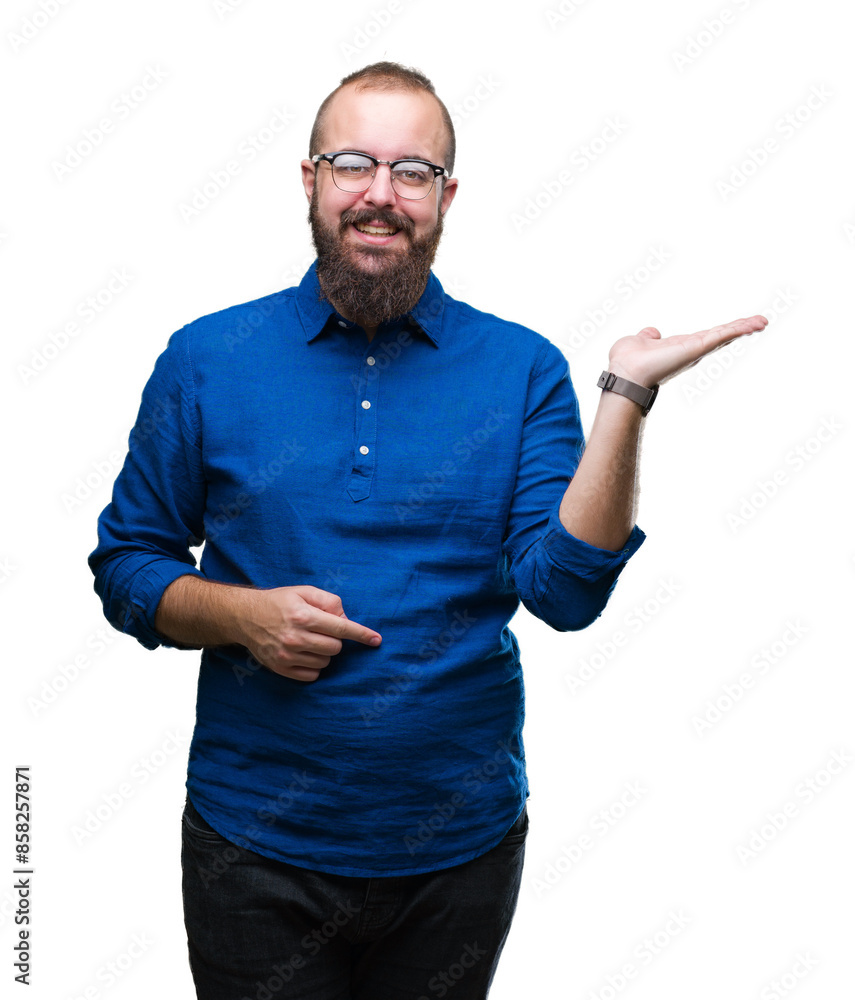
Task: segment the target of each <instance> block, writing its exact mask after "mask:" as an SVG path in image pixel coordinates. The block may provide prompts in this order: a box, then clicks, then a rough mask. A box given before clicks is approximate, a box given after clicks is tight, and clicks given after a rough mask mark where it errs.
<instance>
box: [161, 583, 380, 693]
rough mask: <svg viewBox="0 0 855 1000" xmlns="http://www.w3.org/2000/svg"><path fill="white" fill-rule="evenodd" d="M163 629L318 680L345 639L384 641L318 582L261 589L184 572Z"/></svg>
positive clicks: (173, 587) (171, 590)
mask: <svg viewBox="0 0 855 1000" xmlns="http://www.w3.org/2000/svg"><path fill="white" fill-rule="evenodd" d="M154 627H155V629H156V630H157V631H158V632H159V633H160V634H161V635H162V636H164V637H165V638H166V639H168V640H169V641H170V642H173V643H176V644H178V645H182V646H185V647H191V648H196V649H198V648H201V647H204V646H227V645H234V644H236V643H237V644H240V645H242V646H246V648H247V649H248V650H249V651H250V653H251V654H252V655H253V656H254V657H255V659H256V660H257V661H258V662H259V663H260V664H261V665H262V666H264V667H267V669H268V670H272V671H273V672H274V673H276V674H281V675H282V676H283V677H290V678H292V679H293V680H297V681H315V680H317V679H318V676H319V675H320V672H321V671H322V670H323V669H324V667H325V666H326V665H327V664H328V663H329V662H330V658H331V657H333V656H335V654H336V653H338V652H340V651H341V645H342V640H344V639H355V640H356V641H357V642H362V643H365V645H367V646H376V645H379V644H380V640H381V637H380V635H379V633H377V632H375V631H374V630H373V629H370V628H366V627H365V626H364V625H359V624H358V623H357V622H352V621H351V620H350V619H349V618H348V617H347V615H346V614H345V613H344V608H343V607H342V604H341V598H340V597H337V596H336V595H335V594H331V593H329V591H326V590H320V589H318V588H317V587H310V586H298V587H276V588H274V589H273V590H257V589H255V588H254V587H236V586H232V585H229V584H224V583H214V582H213V581H211V580H205V579H202V578H200V577H198V576H195V575H193V574H186V575H185V576H179V577H178V578H177V579H175V580H173V581H172V583H171V584H170V585H169V586H168V587H167V588H166V590H165V591H164V592H163V596H162V597H161V599H160V603H159V604H158V607H157V612H156V614H155V619H154Z"/></svg>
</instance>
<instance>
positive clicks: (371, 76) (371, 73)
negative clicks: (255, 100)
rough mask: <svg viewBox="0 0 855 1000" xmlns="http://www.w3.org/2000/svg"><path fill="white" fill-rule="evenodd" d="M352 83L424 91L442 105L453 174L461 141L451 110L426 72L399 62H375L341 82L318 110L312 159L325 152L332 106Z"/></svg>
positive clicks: (448, 162) (370, 87)
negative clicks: (323, 143)
mask: <svg viewBox="0 0 855 1000" xmlns="http://www.w3.org/2000/svg"><path fill="white" fill-rule="evenodd" d="M350 84H353V85H354V86H355V87H356V88H357V89H358V90H381V91H382V90H388V91H393V90H423V91H426V92H427V93H428V94H430V95H431V96H432V97H433V98H434V99H435V100H436V103H437V104H438V105H439V109H440V111H441V112H442V120H443V124H444V125H445V130H446V132H447V133H448V144H447V146H446V150H445V163H444V164H443V165H444V166H445V168H446V170H447V171H448V173H449V175H450V174H451V173H452V172H453V170H454V156H455V153H456V152H457V141H456V138H455V135H454V124H453V123H452V121H451V115H450V114H449V113H448V108H447V107H446V106H445V105H444V104H443V103H442V101H441V100H440V99H439V97H437V94H436V91H435V90H434V87H433V84H432V83H431V82H430V80H429V79H428V78H427V77H426V76H425V75H424V73H422V72H420V71H419V70H417V69H413V68H412V67H410V66H402V65H401V64H400V63H396V62H376V63H371V65H369V66H363V67H362V69H358V70H356V71H355V72H353V73H350V74H348V76H346V77H344V78H343V79H342V81H341V83H340V84H339V85H338V86H337V87H336V89H335V90H334V91H333V92H332V93H331V94H329V95H328V96H327V97H326V98H325V99H324V101H323V103H322V104H321V106H320V107H319V108H318V113H317V115H315V122H314V124H313V125H312V135H311V137H310V139H309V156H314V154H315V153H322V152H323V150H322V149H321V148H320V146H321V140H322V138H323V131H324V126H325V124H326V119H327V112H328V111H329V107H330V104H332V101H333V98H334V97H335V96H336V94H337V93H338V92H339V91H340V90H341V89H342V88H343V87H347V86H349V85H350Z"/></svg>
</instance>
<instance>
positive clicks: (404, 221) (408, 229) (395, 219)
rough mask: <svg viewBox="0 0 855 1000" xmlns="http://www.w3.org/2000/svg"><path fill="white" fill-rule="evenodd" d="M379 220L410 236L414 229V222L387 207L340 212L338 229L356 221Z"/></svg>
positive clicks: (342, 228)
mask: <svg viewBox="0 0 855 1000" xmlns="http://www.w3.org/2000/svg"><path fill="white" fill-rule="evenodd" d="M359 222H361V223H363V224H365V223H368V222H379V223H380V224H381V225H384V226H394V227H395V229H400V230H402V231H403V232H404V233H405V234H406V235H407V236H412V235H413V232H414V231H415V223H414V222H413V220H412V219H408V218H407V217H406V216H405V215H396V214H395V213H394V212H392V211H390V210H389V209H387V208H376V209H370V208H361V209H354V208H349V209H347V210H346V211H344V212H342V213H341V223H340V225H339V229H340V230H341V231H342V232H343V231H344V230H345V229H346V228H347V227H348V226H349V225H354V226H355V225H356V224H357V223H359Z"/></svg>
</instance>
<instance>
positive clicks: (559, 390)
mask: <svg viewBox="0 0 855 1000" xmlns="http://www.w3.org/2000/svg"><path fill="white" fill-rule="evenodd" d="M538 360H539V364H538V365H536V366H535V368H534V371H533V373H532V376H531V380H530V384H529V390H528V396H527V402H526V413H525V418H524V424H523V431H522V441H521V445H520V459H519V468H518V472H517V480H516V485H515V489H514V496H513V499H512V501H511V507H510V511H509V514H508V524H507V529H506V532H505V539H504V552H505V557H506V566H507V570H508V574H509V576H510V579H511V582H512V584H513V586H514V588H515V590H516V591H517V593H518V595H519V597H520V600H521V601H522V603H523V605H524V606H525V607H526V608H527V609H528V610H529V611H530V612H531V613H532V614H533V615H536V616H537V617H538V618H540V619H541V620H542V621H544V622H546V623H547V625H550V626H551V627H552V628H554V629H556V630H557V631H559V632H567V631H576V630H578V629H583V628H586V627H587V626H588V625H590V624H591V623H592V622H593V621H595V620H596V619H597V618H598V617H599V616H600V615H601V614H602V612H603V609H604V608H605V606H606V603H607V602H608V599H609V597H610V596H611V593H612V590H613V589H614V586H615V584H616V583H617V579H618V576H619V575H620V572H621V570H622V569H623V567H624V566H625V565H626V563H627V561H628V560H629V558H630V556H632V554H633V553H634V552H635V551H636V550H637V549H638V547H639V546H640V545H641V543H642V542H643V541H644V538H645V535H644V532H643V531H641V529H640V528H639V527H638V526H637V525H636V526H634V527H633V529H632V532H631V534H630V536H629V538H628V539H627V541H626V543H625V545H624V546H623V548H622V549H620V550H619V551H617V552H614V551H611V550H609V549H600V548H596V547H595V546H593V545H589V544H588V543H587V542H584V541H582V540H581V539H579V538H576V537H575V536H574V535H571V534H570V532H568V531H567V529H566V528H565V527H564V525H563V524H562V523H561V520H560V518H559V516H558V510H559V508H560V506H561V501H562V499H563V497H564V493H565V491H566V489H567V486H568V484H569V482H570V480H571V479H572V477H573V475H574V474H575V472H576V468H577V467H578V465H579V460H580V459H581V457H582V452H583V450H584V447H585V441H584V435H583V432H582V422H581V419H580V415H579V402H578V400H577V398H576V393H575V391H574V389H573V386H572V383H571V380H570V371H569V367H568V365H567V361H566V359H565V358H564V355H563V354H562V353H561V352H560V351H559V349H558V348H557V347H556V346H555V345H554V344H552V343H550V342H549V341H547V342H546V343H545V345H544V348H543V350H542V352H541V354H540V357H539V359H538Z"/></svg>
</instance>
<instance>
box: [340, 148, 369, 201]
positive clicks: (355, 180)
mask: <svg viewBox="0 0 855 1000" xmlns="http://www.w3.org/2000/svg"><path fill="white" fill-rule="evenodd" d="M332 172H333V180H334V181H335V183H336V186H337V187H339V188H341V190H342V191H352V192H356V191H365V190H367V189H368V188H369V187H370V186H371V180H372V178H373V177H374V164H373V163H372V162H371V160H369V159H368V157H367V156H360V155H359V154H358V153H342V154H341V155H340V156H336V157H335V159H334V160H333V161H332Z"/></svg>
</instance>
